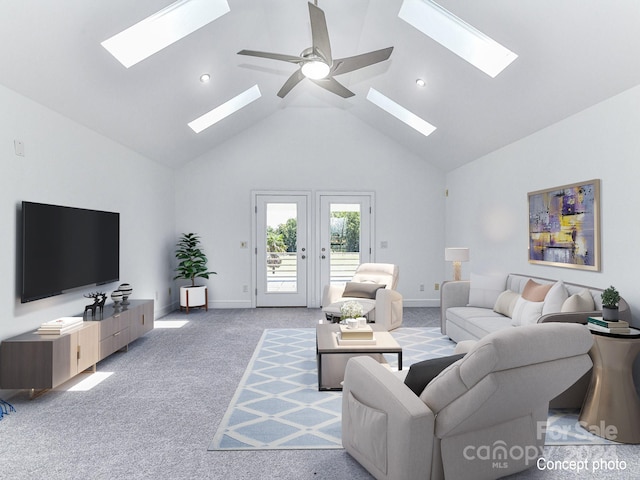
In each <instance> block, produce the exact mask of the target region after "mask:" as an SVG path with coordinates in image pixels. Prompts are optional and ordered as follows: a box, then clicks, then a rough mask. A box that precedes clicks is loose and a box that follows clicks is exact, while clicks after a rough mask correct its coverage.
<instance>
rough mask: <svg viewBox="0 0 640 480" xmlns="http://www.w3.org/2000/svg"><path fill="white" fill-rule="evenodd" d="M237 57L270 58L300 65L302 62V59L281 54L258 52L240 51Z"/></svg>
mask: <svg viewBox="0 0 640 480" xmlns="http://www.w3.org/2000/svg"><path fill="white" fill-rule="evenodd" d="M238 55H248V56H250V57H262V58H270V59H272V60H281V61H283V62H290V63H300V62H304V60H305V59H304V58H302V57H297V56H295V55H284V54H282V53H269V52H258V51H256V50H240V51H239V52H238Z"/></svg>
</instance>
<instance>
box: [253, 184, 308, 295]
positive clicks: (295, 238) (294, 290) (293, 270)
mask: <svg viewBox="0 0 640 480" xmlns="http://www.w3.org/2000/svg"><path fill="white" fill-rule="evenodd" d="M307 203H308V198H307V195H270V194H257V195H256V196H255V213H256V249H255V254H256V306H257V307H300V306H306V305H307V272H308V269H307V264H308V256H309V253H308V251H307V250H308V247H307Z"/></svg>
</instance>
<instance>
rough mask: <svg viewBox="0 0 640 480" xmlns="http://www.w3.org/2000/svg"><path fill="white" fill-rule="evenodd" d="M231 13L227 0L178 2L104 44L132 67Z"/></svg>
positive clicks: (123, 62) (110, 51)
mask: <svg viewBox="0 0 640 480" xmlns="http://www.w3.org/2000/svg"><path fill="white" fill-rule="evenodd" d="M228 11H229V4H228V3H227V0H178V1H177V2H174V3H172V4H171V5H169V6H168V7H166V8H163V9H162V10H160V11H158V12H156V13H154V14H153V15H151V16H150V17H147V18H145V19H144V20H142V21H140V22H138V23H136V24H135V25H133V26H132V27H129V28H127V29H126V30H124V31H122V32H120V33H118V34H117V35H114V36H113V37H111V38H109V39H107V40H105V41H104V42H102V46H103V47H104V48H106V49H107V50H108V51H109V53H111V55H113V56H114V57H116V59H118V61H119V62H120V63H122V64H123V65H124V66H125V67H127V68H129V67H131V66H132V65H135V64H136V63H138V62H140V61H142V60H144V59H145V58H147V57H150V56H151V55H153V54H154V53H157V52H159V51H160V50H162V49H163V48H165V47H168V46H169V45H171V44H172V43H175V42H177V41H178V40H180V39H182V38H184V37H186V36H187V35H189V34H191V33H193V32H195V31H196V30H198V29H199V28H201V27H204V26H205V25H207V24H208V23H211V22H213V21H214V20H215V19H216V18H218V17H221V16H222V15H224V14H225V13H227V12H228Z"/></svg>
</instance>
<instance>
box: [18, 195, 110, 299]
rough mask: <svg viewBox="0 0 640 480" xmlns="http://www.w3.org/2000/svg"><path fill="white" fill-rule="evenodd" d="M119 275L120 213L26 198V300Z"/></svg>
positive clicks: (57, 293) (23, 287) (24, 211)
mask: <svg viewBox="0 0 640 480" xmlns="http://www.w3.org/2000/svg"><path fill="white" fill-rule="evenodd" d="M119 279H120V214H119V213H114V212H103V211H99V210H87V209H84V208H74V207H64V206H59V205H48V204H44V203H34V202H22V282H21V283H22V291H21V301H22V303H26V302H31V301H33V300H39V299H41V298H46V297H52V296H54V295H60V294H61V293H64V292H65V291H66V290H71V289H73V288H78V287H83V286H88V285H101V284H106V283H110V282H116V281H118V280H119Z"/></svg>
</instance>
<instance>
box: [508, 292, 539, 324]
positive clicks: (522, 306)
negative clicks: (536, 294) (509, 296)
mask: <svg viewBox="0 0 640 480" xmlns="http://www.w3.org/2000/svg"><path fill="white" fill-rule="evenodd" d="M543 305H544V302H530V301H529V300H525V299H524V298H522V297H520V298H518V300H517V301H516V306H515V307H514V308H513V317H512V318H513V322H511V325H513V326H514V327H518V326H521V325H531V324H534V323H538V319H539V318H540V316H541V315H542V307H543Z"/></svg>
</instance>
